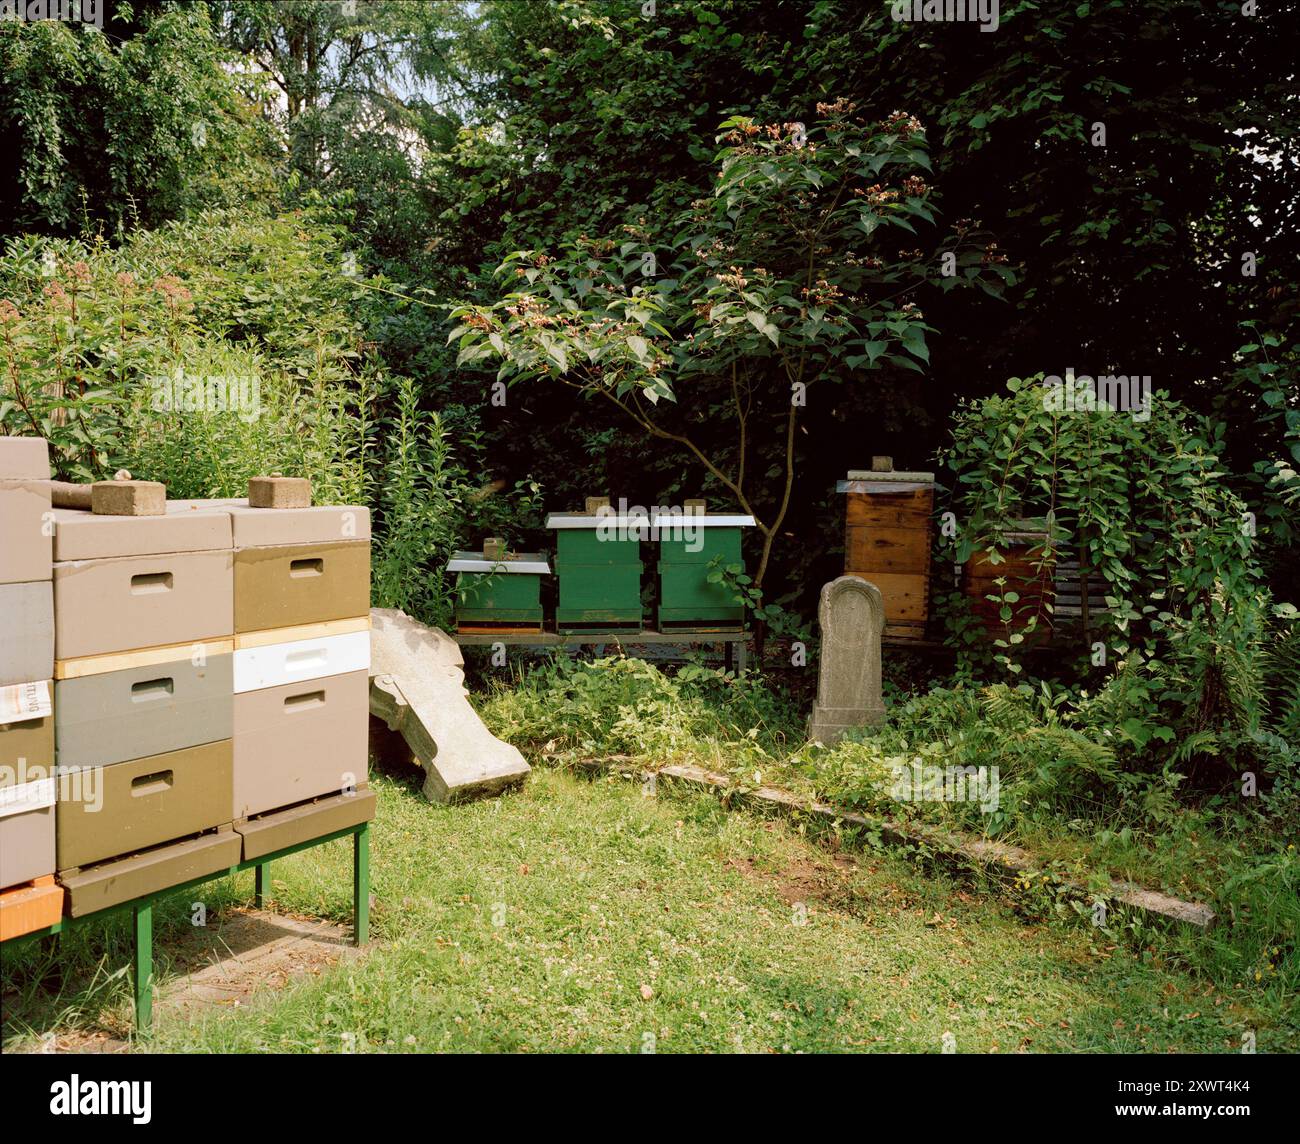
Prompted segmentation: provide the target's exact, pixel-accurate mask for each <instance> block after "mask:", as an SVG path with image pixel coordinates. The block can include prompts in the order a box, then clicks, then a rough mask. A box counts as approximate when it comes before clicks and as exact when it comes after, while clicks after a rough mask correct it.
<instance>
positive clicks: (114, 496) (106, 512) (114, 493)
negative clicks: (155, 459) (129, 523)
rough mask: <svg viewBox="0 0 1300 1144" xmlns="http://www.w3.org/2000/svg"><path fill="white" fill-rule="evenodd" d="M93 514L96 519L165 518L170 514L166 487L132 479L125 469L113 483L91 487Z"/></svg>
mask: <svg viewBox="0 0 1300 1144" xmlns="http://www.w3.org/2000/svg"><path fill="white" fill-rule="evenodd" d="M90 511H91V512H93V513H95V515H96V516H162V515H163V514H164V513H165V512H166V511H167V486H166V485H164V484H162V483H161V482H159V481H137V480H133V479H132V478H131V474H130V473H128V472H127V471H126V470H125V469H122V470H121V471H119V472H118V473H117V475H116V476H115V477H114V478H113V479H112V480H111V481H96V482H95V483H94V484H93V485H91V486H90Z"/></svg>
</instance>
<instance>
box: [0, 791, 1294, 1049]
mask: <svg viewBox="0 0 1300 1144" xmlns="http://www.w3.org/2000/svg"><path fill="white" fill-rule="evenodd" d="M374 785H375V787H376V789H377V791H378V794H379V813H378V818H377V820H376V823H375V828H374V835H373V844H372V871H373V890H374V894H375V899H376V901H375V908H374V912H373V915H372V916H373V933H374V936H375V938H376V944H375V946H374V948H372V949H371V950H369V951H368V952H367V953H366V954H365V955H364V956H363V957H361V958H360V959H358V960H356V961H351V962H341V963H339V964H338V965H336V966H334V967H333V968H331V969H328V970H327V971H325V972H324V973H322V974H321V975H320V976H316V977H308V978H301V979H298V980H295V981H294V982H293V983H292V984H291V985H289V986H288V987H287V988H284V989H281V990H276V989H271V988H266V989H264V990H263V991H262V992H261V993H260V994H257V995H255V996H254V998H253V1001H252V1003H251V1004H249V1005H246V1006H243V1007H241V1008H239V1009H233V1010H232V1009H220V1010H218V1009H212V1010H207V1011H204V1012H203V1013H202V1014H201V1015H200V1016H199V1017H197V1018H196V1019H193V1020H192V1021H191V1023H186V1022H185V1021H184V1020H182V1019H179V1018H177V1017H175V1016H172V1015H170V1014H168V1013H167V1012H165V1011H164V1012H163V1014H162V1016H161V1017H160V1019H159V1021H158V1025H157V1028H156V1033H155V1036H154V1038H153V1040H152V1047H153V1048H155V1049H157V1050H160V1051H167V1052H267V1051H272V1052H280V1051H285V1052H338V1051H341V1050H343V1049H344V1048H346V1047H352V1046H354V1047H355V1048H356V1049H357V1050H378V1051H389V1052H428V1051H461V1052H498V1051H513V1052H543V1051H583V1052H640V1051H645V1050H648V1049H650V1048H653V1049H654V1050H656V1051H658V1052H683V1051H690V1052H736V1051H743V1052H800V1051H805V1052H812V1051H909V1052H940V1051H942V1049H943V1047H944V1040H945V1034H951V1036H952V1039H953V1044H954V1046H955V1049H956V1051H958V1052H1002V1053H1007V1052H1016V1051H1027V1052H1058V1051H1082V1052H1096V1053H1100V1052H1128V1051H1156V1052H1214V1051H1221V1052H1235V1051H1240V1047H1241V1039H1242V1036H1243V1034H1244V1033H1246V1032H1249V1031H1253V1032H1254V1033H1255V1035H1256V1038H1257V1045H1258V1050H1259V1051H1261V1052H1294V1051H1296V1049H1297V1048H1300V1039H1298V1036H1297V1030H1296V1028H1295V1027H1294V1025H1293V1024H1292V1023H1291V1022H1290V1018H1289V1016H1288V1015H1287V1014H1286V1013H1285V1012H1284V1011H1283V1010H1282V1009H1281V1008H1279V1007H1278V1006H1277V1005H1275V1004H1273V1003H1270V1001H1269V1000H1268V997H1267V995H1266V994H1265V993H1264V992H1262V991H1252V990H1250V989H1242V990H1234V991H1227V992H1225V991H1221V990H1216V989H1214V988H1212V987H1211V986H1209V985H1207V984H1206V983H1205V982H1203V981H1202V980H1199V979H1197V978H1195V977H1193V976H1191V975H1188V974H1186V973H1183V972H1180V971H1178V970H1177V969H1174V968H1172V967H1170V966H1169V965H1167V964H1165V963H1163V962H1162V961H1161V959H1160V958H1159V957H1158V956H1154V955H1150V954H1146V955H1135V954H1134V953H1132V952H1129V951H1128V950H1126V949H1124V948H1116V947H1103V946H1099V945H1097V944H1094V940H1093V939H1094V936H1095V935H1092V934H1090V933H1089V932H1088V931H1087V930H1086V929H1082V928H1078V929H1065V928H1061V927H1055V926H1047V925H1041V924H1029V923H1026V922H1025V921H1024V920H1022V919H1021V918H1020V917H1018V916H1016V914H1015V913H1013V912H1012V910H1011V908H1010V907H1009V906H1008V905H1007V904H1006V903H1004V902H1003V901H1001V900H999V899H997V898H995V897H989V896H985V895H982V894H980V893H977V892H974V891H972V890H970V889H969V888H964V887H962V886H961V885H959V884H957V883H955V882H950V881H948V880H947V879H946V878H944V877H943V876H942V875H939V874H935V873H933V872H932V873H929V874H923V873H921V872H919V871H917V870H915V869H914V868H913V867H912V866H910V865H909V864H907V863H906V862H905V861H904V860H902V859H900V858H898V857H896V856H894V855H892V854H873V853H867V854H864V855H861V856H860V859H861V860H859V858H858V857H852V856H850V855H847V854H838V855H837V854H834V853H832V852H831V851H829V850H827V849H824V848H822V847H821V846H818V845H816V844H814V843H812V842H810V841H809V840H807V839H806V838H804V837H802V836H801V835H800V834H799V832H798V831H797V829H795V828H794V827H792V826H791V825H789V824H787V823H785V822H776V821H765V820H762V819H759V818H756V817H753V816H751V815H749V814H746V813H740V812H728V811H726V810H724V809H723V808H722V807H720V806H719V804H718V803H717V802H716V801H714V800H713V799H710V798H708V797H706V796H701V795H687V794H671V795H670V794H669V793H668V792H666V791H665V790H663V788H661V789H660V791H659V795H658V797H656V798H650V797H646V796H645V794H644V793H643V791H642V789H641V788H640V787H639V786H638V785H637V784H635V783H628V782H626V781H625V780H622V779H618V778H611V779H603V780H597V781H587V780H584V779H580V778H577V777H574V776H572V775H569V774H567V773H564V772H561V771H555V770H550V769H538V770H535V771H534V773H533V775H532V777H531V778H530V780H529V782H528V784H527V785H526V786H525V787H524V788H523V789H522V790H520V791H518V792H515V793H512V794H509V795H506V796H505V797H502V798H500V799H496V800H492V801H487V802H480V803H475V804H470V805H466V806H461V807H457V808H453V809H447V808H442V807H436V806H431V805H429V804H428V803H426V802H424V801H423V799H422V798H421V797H420V795H419V793H418V784H417V783H416V781H415V780H414V779H410V780H407V779H405V778H394V777H387V776H383V775H380V776H377V777H376V778H375V780H374ZM350 858H351V854H350V849H349V847H348V845H347V843H332V844H330V845H328V846H327V847H323V848H319V849H317V850H312V851H307V852H304V853H302V854H299V855H296V856H294V857H293V858H290V859H286V860H285V861H283V862H280V863H277V864H276V865H275V866H274V867H273V891H274V897H275V901H276V905H277V908H279V909H282V910H286V911H293V912H303V913H317V914H320V915H323V916H326V917H330V918H334V919H338V920H340V921H346V920H347V919H348V918H349V916H350V910H351V878H350ZM251 888H252V887H251V876H247V875H245V876H242V877H241V879H239V880H238V881H237V882H236V883H234V884H231V883H230V882H229V881H227V882H225V883H222V884H220V887H219V889H217V890H216V891H215V892H212V893H208V894H206V895H205V900H206V901H207V902H208V904H209V909H210V910H219V909H220V908H222V906H223V905H229V904H231V903H233V902H235V901H246V900H247V899H248V898H249V897H250V895H251ZM185 897H186V898H188V897H189V895H186V896H185ZM801 903H802V904H801ZM162 913H163V919H162V921H161V922H160V924H159V931H158V933H159V936H158V938H157V940H156V943H155V944H156V948H157V950H158V953H159V963H160V969H161V972H162V979H163V981H162V983H163V985H164V987H165V983H166V978H167V974H168V969H167V966H166V961H165V958H166V951H167V945H168V934H169V933H170V934H172V935H173V936H174V935H175V934H176V933H177V932H179V929H180V927H182V926H184V925H187V924H188V906H187V902H175V903H172V904H171V905H170V906H168V907H167V908H166V909H164V910H163V911H162ZM800 922H804V923H805V924H800ZM498 923H499V924H498ZM126 937H127V933H126V929H125V923H122V922H119V923H115V924H114V925H113V926H112V927H111V928H110V929H109V930H108V931H105V930H102V929H100V928H99V927H97V926H94V927H87V928H85V929H82V930H80V931H78V932H77V933H75V934H74V935H72V940H71V942H70V943H69V947H68V951H67V952H68V955H69V961H68V963H67V966H68V968H67V972H66V975H65V983H64V986H63V988H62V989H60V990H56V989H54V988H53V987H51V986H50V985H49V984H48V983H47V984H45V985H42V984H41V983H40V981H39V971H40V961H41V954H40V953H39V951H35V950H30V951H28V952H26V953H23V954H21V955H17V956H14V955H6V957H5V968H4V988H5V1036H6V1047H8V1048H19V1047H26V1046H30V1045H31V1044H32V1042H33V1041H34V1040H38V1039H39V1037H40V1035H41V1034H42V1033H43V1032H47V1031H50V1030H53V1029H75V1028H81V1027H86V1026H88V1025H92V1024H96V1023H97V1024H99V1025H101V1026H106V1027H110V1028H118V1029H120V1028H125V1026H126V1025H127V1023H128V1018H129V1011H130V996H129V981H128V980H127V979H126V977H125V976H124V975H119V976H117V977H112V976H111V975H107V979H106V974H108V970H110V969H112V968H115V967H117V966H119V965H124V964H126V963H127V958H128V955H129V947H128V945H127V942H126Z"/></svg>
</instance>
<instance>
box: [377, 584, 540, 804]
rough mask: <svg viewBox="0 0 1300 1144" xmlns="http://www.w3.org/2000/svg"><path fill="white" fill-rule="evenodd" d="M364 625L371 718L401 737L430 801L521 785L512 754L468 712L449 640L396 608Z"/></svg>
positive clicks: (460, 662)
mask: <svg viewBox="0 0 1300 1144" xmlns="http://www.w3.org/2000/svg"><path fill="white" fill-rule="evenodd" d="M370 624H371V626H370V714H371V715H374V716H376V717H377V718H379V719H382V720H383V721H384V722H385V723H386V724H387V725H388V727H389V729H390V730H393V731H397V732H399V733H400V734H401V735H402V736H403V738H405V740H406V742H407V743H408V744H409V746H410V748H411V752H412V753H413V754H414V755H415V758H416V760H417V761H418V762H419V763H420V765H421V766H422V767H424V769H425V771H426V772H427V778H426V779H425V782H424V794H425V797H426V798H428V799H429V801H430V802H443V803H448V802H460V801H463V800H465V799H469V798H478V797H481V796H483V795H492V794H497V793H499V792H500V791H502V790H504V789H505V788H506V787H509V786H512V785H513V784H515V783H519V782H522V781H523V780H524V779H525V778H527V776H528V772H529V770H530V769H531V768H530V767H529V766H528V764H527V763H526V762H525V761H524V757H523V755H521V754H520V753H519V750H518V748H516V747H512V746H511V745H510V744H509V743H503V742H502V741H501V740H500V739H498V738H497V737H496V736H495V735H493V734H492V732H491V731H489V730H488V729H487V728H486V727H485V726H484V725H483V720H482V719H480V718H479V717H478V713H477V712H476V711H475V710H474V708H473V707H471V706H470V702H469V693H468V692H467V691H466V690H465V671H464V664H465V661H464V659H463V658H462V656H461V653H460V647H459V645H458V644H457V643H456V641H455V640H453V639H452V638H451V637H450V636H449V635H447V634H446V632H441V631H439V630H438V629H437V628H430V627H426V626H425V625H424V624H422V623H420V622H419V621H418V620H413V619H411V617H410V616H408V615H406V613H405V612H400V611H398V610H396V609H395V608H372V609H371V611H370Z"/></svg>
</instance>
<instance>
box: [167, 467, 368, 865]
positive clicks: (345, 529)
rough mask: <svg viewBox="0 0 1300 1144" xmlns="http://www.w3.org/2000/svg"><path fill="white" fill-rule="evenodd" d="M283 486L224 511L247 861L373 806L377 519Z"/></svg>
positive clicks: (237, 786) (238, 804) (238, 793)
mask: <svg viewBox="0 0 1300 1144" xmlns="http://www.w3.org/2000/svg"><path fill="white" fill-rule="evenodd" d="M276 484H277V481H276V480H274V479H273V480H272V481H271V485H272V486H273V487H271V488H270V489H266V488H265V486H264V491H265V493H266V496H265V499H264V500H263V501H262V504H263V505H265V506H266V507H261V506H254V505H250V504H249V503H248V502H247V501H240V502H235V503H231V504H227V505H226V506H225V511H226V512H227V513H228V514H229V516H230V522H231V527H232V540H233V543H234V550H235V561H234V565H235V679H234V691H235V705H234V706H235V710H234V714H235V781H234V806H235V817H236V818H237V819H247V820H249V821H247V822H245V823H241V824H240V825H238V827H237V828H238V829H239V830H240V832H241V834H242V835H243V837H244V858H245V860H248V859H252V858H256V857H260V856H261V855H262V854H265V853H270V852H271V851H272V850H275V849H280V848H282V847H283V846H285V845H292V844H293V843H295V842H297V841H302V840H303V839H305V838H307V837H318V836H320V835H321V834H325V833H330V832H331V831H333V830H338V829H343V828H344V827H346V826H350V825H354V824H355V823H356V822H362V821H365V820H366V819H368V818H370V817H373V811H374V795H373V794H371V793H370V792H369V791H368V790H367V788H366V781H365V780H366V765H367V755H366V735H367V728H368V719H369V668H370V514H369V512H368V511H367V510H366V509H364V508H358V507H342V508H339V507H324V506H317V507H311V506H310V505H307V504H303V503H301V502H302V501H303V500H304V499H305V497H303V496H302V494H301V492H300V493H299V495H298V496H297V497H296V498H295V499H292V500H290V499H287V498H283V497H280V496H279V495H278V491H277V489H276V488H275V487H274V486H275V485H276ZM285 488H286V489H292V488H293V486H292V485H291V484H289V483H288V482H286V483H285ZM273 505H274V506H275V507H272V506H273ZM281 505H283V506H284V507H280V506H281ZM178 511H184V510H183V509H178ZM200 511H201V510H200ZM308 800H312V801H310V802H309V801H308ZM290 807H292V808H294V809H289V810H284V809H283V808H290ZM309 830H310V831H312V832H313V833H304V832H305V831H309Z"/></svg>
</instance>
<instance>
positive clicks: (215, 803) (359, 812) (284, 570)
mask: <svg viewBox="0 0 1300 1144" xmlns="http://www.w3.org/2000/svg"><path fill="white" fill-rule="evenodd" d="M32 444H33V443H32V442H29V441H27V440H24V441H23V443H22V445H21V446H13V447H10V448H9V449H8V450H7V451H6V450H5V449H4V448H0V473H3V474H5V475H6V477H5V478H3V479H0V513H3V524H4V532H3V536H4V541H5V543H4V547H3V548H2V549H0V577H10V578H12V579H13V580H14V581H15V582H14V583H12V584H10V583H3V584H0V603H3V605H4V606H3V608H2V609H0V623H3V625H4V628H3V636H4V639H3V641H0V685H3V684H9V683H21V684H22V685H23V688H22V689H21V690H22V692H23V694H24V695H26V694H27V693H28V692H33V693H35V694H36V695H37V696H38V698H39V696H40V695H41V694H45V695H48V693H49V687H50V685H49V684H48V683H44V684H42V682H41V681H43V680H48V679H49V678H50V676H51V675H53V677H54V680H55V682H54V683H53V704H52V710H53V717H52V718H51V717H50V715H49V711H50V703H49V700H48V699H47V700H46V701H45V708H44V710H45V715H44V716H43V717H41V718H35V717H33V718H29V719H26V720H24V721H23V722H21V723H12V724H9V725H6V726H4V727H3V728H2V729H0V748H2V749H3V752H4V755H3V758H2V759H0V762H3V763H5V764H6V765H7V766H6V769H4V770H0V787H3V786H5V784H6V779H5V776H6V775H12V774H13V773H14V772H15V771H16V768H15V767H14V765H13V764H12V763H11V762H10V756H11V755H14V756H15V757H17V755H18V753H19V752H22V753H24V754H25V756H26V757H27V764H28V768H29V770H30V768H31V765H32V763H33V761H35V760H41V759H44V761H45V762H46V763H47V765H49V766H50V767H51V768H53V766H54V765H55V764H57V782H56V781H55V780H54V779H51V780H50V781H49V782H48V783H47V787H44V788H42V793H43V794H47V795H48V797H49V804H47V805H46V806H45V807H44V808H41V807H35V806H32V807H28V806H27V805H26V804H24V805H23V809H22V813H17V812H15V813H13V814H5V815H3V816H2V817H0V844H2V845H0V854H3V856H4V859H5V860H4V863H3V865H4V869H3V870H0V877H2V878H3V880H4V885H5V886H8V885H10V882H11V880H12V881H19V880H23V881H31V880H32V879H34V878H38V877H41V876H42V874H43V875H44V876H46V877H48V874H49V873H52V872H54V870H55V869H56V867H57V871H58V882H59V884H60V886H61V887H62V888H58V887H54V886H53V880H52V879H50V880H49V882H50V884H51V887H52V888H53V890H54V891H55V892H56V893H57V895H58V898H59V901H58V903H57V904H56V909H55V912H54V917H52V918H45V917H43V916H42V917H41V918H40V919H39V920H36V921H34V922H33V920H32V918H31V916H29V915H30V914H31V911H30V910H25V911H22V916H21V918H20V916H19V913H20V912H19V911H17V910H15V909H10V908H9V906H10V905H11V904H12V903H13V899H12V897H11V895H8V894H6V895H5V896H4V905H5V911H4V917H5V918H7V919H8V921H7V922H6V923H5V930H4V934H3V936H5V937H9V936H15V935H16V934H15V929H16V932H27V931H30V930H31V929H34V928H40V927H41V926H44V925H48V924H50V923H51V922H52V921H53V920H55V919H56V918H57V916H58V913H59V910H60V908H62V906H63V895H64V890H65V889H66V910H67V912H68V913H69V914H70V915H72V916H74V917H75V916H82V915H84V914H88V913H93V912H95V911H97V910H100V909H104V908H106V907H109V906H112V905H117V904H120V903H122V902H126V901H130V900H133V899H136V898H141V897H145V896H147V895H150V894H152V893H156V892H158V891H160V890H164V889H166V888H168V887H169V886H174V885H179V884H182V883H184V882H188V881H191V880H194V879H198V878H202V877H205V876H208V875H211V874H215V873H219V872H221V871H223V870H226V869H229V868H231V867H233V866H235V865H237V864H238V863H239V861H240V860H241V859H243V860H246V861H247V860H252V859H256V858H259V857H262V856H264V855H266V854H270V853H273V852H275V851H277V850H282V849H285V848H286V847H289V846H293V845H295V844H297V843H299V842H305V841H309V840H311V839H314V838H319V837H323V836H325V835H327V834H332V833H335V832H337V831H340V830H343V829H346V828H348V827H351V826H355V825H358V824H360V823H362V822H365V821H368V820H369V819H370V818H372V817H373V814H374V796H373V795H372V794H370V793H369V791H368V790H367V789H366V782H365V780H366V765H367V752H366V732H367V720H368V668H369V630H368V629H369V582H370V574H369V570H370V545H369V517H368V514H367V512H366V510H365V509H363V508H326V507H319V508H312V507H310V493H309V491H308V490H307V489H306V488H305V486H306V482H294V481H286V480H272V481H261V483H260V484H259V482H258V481H255V482H253V484H252V485H250V489H252V488H258V489H262V490H269V491H270V499H269V500H268V501H267V502H266V503H267V504H268V506H269V505H272V504H279V503H282V501H283V496H282V495H279V497H278V499H277V494H276V491H275V490H277V489H279V490H280V494H282V493H283V491H284V489H285V488H289V489H291V490H296V491H297V494H298V496H299V499H300V500H301V499H304V498H305V500H306V503H305V504H303V505H301V506H300V507H297V508H281V507H266V508H261V507H250V505H249V503H248V502H247V501H187V502H170V503H166V502H165V497H164V492H163V490H162V487H161V486H156V485H150V484H149V483H148V482H131V481H122V482H113V483H106V484H104V485H97V486H95V489H94V495H95V498H96V500H95V505H94V511H86V510H82V509H68V508H56V509H53V510H51V508H50V493H49V482H48V476H49V471H48V461H47V460H46V458H45V453H44V442H35V444H38V445H40V446H41V457H40V460H41V461H42V462H43V463H44V466H45V467H44V469H43V470H42V469H41V465H40V464H37V463H36V452H35V450H34V449H33V448H32ZM19 460H21V464H22V468H21V472H20V471H19V463H18V462H19ZM42 473H43V475H42ZM10 474H13V476H12V477H10V476H9V475H10ZM11 486H12V487H11ZM101 494H102V496H101ZM105 510H109V511H105ZM136 514H139V515H136ZM34 527H37V528H39V535H40V536H41V537H43V539H44V548H43V552H44V563H43V564H42V563H41V559H40V556H41V552H42V547H41V544H40V543H38V542H35V541H30V534H31V533H32V529H33V528H34ZM51 532H52V535H53V548H52V550H51V545H50V536H51ZM24 538H27V541H25V542H24V544H22V545H20V544H19V543H18V542H19V541H20V540H23V539H24ZM19 549H21V552H19ZM16 552H17V553H18V555H15V553H16ZM51 558H52V561H53V562H52V563H51ZM42 569H43V571H44V580H43V581H42V580H40V579H38V578H36V577H34V576H33V578H32V579H21V580H20V579H18V577H19V574H21V575H22V576H24V577H26V576H29V575H32V574H33V573H39V572H41V571H42ZM51 669H52V670H51ZM42 673H43V674H42ZM42 686H43V688H44V690H42ZM5 694H6V695H8V692H7V691H6V693H5ZM11 701H12V700H11ZM25 714H39V711H37V710H36V709H35V708H33V709H32V710H30V711H29V710H26V709H25ZM47 756H48V757H47ZM7 785H8V786H12V785H13V783H12V781H10V782H8V783H7ZM16 801H17V800H16V799H15V798H14V797H13V796H11V795H3V796H0V809H3V808H4V807H6V806H8V804H9V803H16ZM51 804H52V805H51ZM42 814H43V815H44V817H41V815H42ZM19 826H21V830H20V829H19ZM38 866H39V867H41V871H39V872H38V871H37V869H36V868H37V867H38ZM47 867H48V869H46V868H47ZM10 922H12V923H13V924H9V923H10ZM16 927H17V928H16Z"/></svg>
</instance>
